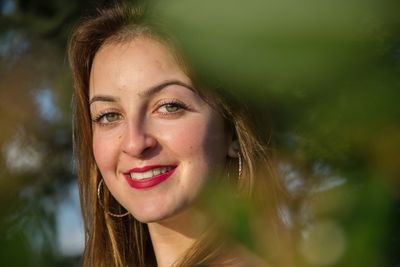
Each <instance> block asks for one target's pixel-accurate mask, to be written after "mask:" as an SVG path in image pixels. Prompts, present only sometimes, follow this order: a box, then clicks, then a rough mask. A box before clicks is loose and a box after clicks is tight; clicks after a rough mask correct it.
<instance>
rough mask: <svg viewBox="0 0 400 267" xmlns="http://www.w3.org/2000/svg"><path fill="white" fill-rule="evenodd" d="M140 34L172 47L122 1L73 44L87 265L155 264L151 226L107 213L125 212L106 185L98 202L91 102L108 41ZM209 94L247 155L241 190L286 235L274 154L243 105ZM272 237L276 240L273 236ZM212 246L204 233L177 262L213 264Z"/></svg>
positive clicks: (83, 28)
mask: <svg viewBox="0 0 400 267" xmlns="http://www.w3.org/2000/svg"><path fill="white" fill-rule="evenodd" d="M138 36H146V37H149V38H153V39H154V40H156V41H159V42H162V43H164V44H167V45H168V46H171V48H172V43H171V42H169V41H167V38H166V37H165V35H164V34H162V33H161V32H159V31H157V27H155V26H154V25H152V23H151V22H150V21H149V20H147V19H146V12H145V9H144V8H143V7H142V6H131V5H128V4H121V3H120V4H115V5H113V6H111V7H108V8H106V9H101V10H99V11H98V13H97V15H96V16H94V17H92V18H89V19H87V20H86V21H84V22H83V23H81V24H80V25H79V27H78V28H77V29H76V30H75V32H74V34H73V35H72V37H71V39H70V43H69V50H68V53H69V62H70V66H71V70H72V77H73V82H74V101H73V127H74V131H73V133H74V136H73V141H74V154H75V159H76V167H77V175H78V181H79V188H80V200H81V208H82V213H83V219H84V226H85V233H86V245H85V251H84V257H83V258H84V266H139V267H144V266H153V265H155V264H156V263H155V256H154V252H153V249H152V245H151V240H150V237H149V233H148V229H147V226H146V224H143V223H141V222H139V221H137V220H136V219H135V218H134V217H132V216H126V217H124V218H112V217H111V216H110V215H109V214H107V213H106V212H105V210H104V209H103V208H102V206H101V205H103V206H104V207H106V208H107V209H109V210H112V211H113V212H116V213H118V212H119V213H123V211H124V210H123V208H122V207H121V206H120V205H119V204H118V203H117V202H116V201H115V200H114V199H113V197H112V196H111V195H110V193H109V192H108V190H107V189H106V187H105V186H104V187H103V191H102V192H103V194H102V198H103V199H102V200H101V201H103V203H102V204H101V205H100V204H99V203H98V201H99V200H98V197H97V186H98V184H99V182H100V180H101V174H100V172H99V170H98V168H97V166H96V162H95V160H94V156H93V151H92V130H91V129H92V128H91V119H90V111H89V104H88V103H89V77H90V71H91V67H92V62H93V59H94V56H95V54H96V53H97V51H98V50H99V49H100V47H102V46H103V45H104V44H105V43H106V42H125V41H128V40H132V39H134V38H136V37H138ZM206 95H207V96H208V99H207V102H209V103H210V104H211V105H213V106H214V107H215V108H216V109H217V110H218V111H219V112H220V113H221V114H222V115H223V117H224V118H225V120H226V121H227V124H228V125H230V126H231V127H232V131H233V132H234V134H235V136H236V138H237V140H238V141H239V144H240V151H241V154H242V156H243V174H242V178H241V180H240V190H241V191H242V192H245V194H246V195H248V196H249V197H250V198H252V199H255V200H256V203H258V204H259V205H260V207H262V208H263V210H264V211H265V212H264V213H265V216H264V218H266V219H267V220H268V221H269V225H270V226H271V227H272V228H274V229H275V230H271V231H270V232H271V233H272V232H274V233H275V234H276V235H277V236H278V235H281V234H282V233H284V231H282V229H283V227H282V225H281V222H280V220H279V216H278V211H277V209H276V207H277V206H278V204H279V202H280V201H281V197H282V193H281V192H282V188H281V187H280V186H279V180H278V179H277V175H276V174H275V173H274V171H273V167H272V163H271V162H272V161H271V159H270V158H269V156H268V154H269V153H267V151H266V149H265V145H264V144H263V143H262V142H261V141H260V140H262V139H261V138H260V137H259V136H257V134H256V133H255V131H253V130H252V129H253V127H252V126H251V125H250V119H249V117H248V116H247V111H246V110H245V109H244V108H243V107H241V106H240V105H238V104H237V103H236V102H234V101H232V100H228V99H227V97H224V96H222V95H221V94H219V93H218V92H217V91H213V92H211V93H210V94H206ZM256 178H257V179H256ZM266 197H267V199H266ZM265 203H267V204H265ZM260 213H261V212H260ZM280 238H282V236H280ZM285 238H286V237H285ZM272 239H274V238H273V237H271V240H272ZM275 239H276V238H275ZM213 244H215V243H214V242H213V241H212V239H211V238H210V236H209V235H205V236H204V238H202V239H200V240H198V241H197V242H196V244H195V245H194V246H193V247H192V248H191V249H190V250H189V251H188V252H187V253H186V255H185V256H184V257H182V259H181V260H180V262H179V263H177V264H176V266H200V265H202V266H204V265H207V264H210V263H211V262H212V261H213V259H214V258H215V255H216V254H217V253H218V250H217V249H216V246H215V245H213Z"/></svg>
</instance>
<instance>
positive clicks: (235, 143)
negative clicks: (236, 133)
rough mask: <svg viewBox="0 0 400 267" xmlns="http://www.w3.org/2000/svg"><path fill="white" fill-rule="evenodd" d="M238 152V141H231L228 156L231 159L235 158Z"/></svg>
mask: <svg viewBox="0 0 400 267" xmlns="http://www.w3.org/2000/svg"><path fill="white" fill-rule="evenodd" d="M238 152H240V145H239V141H238V140H237V139H235V140H232V141H231V143H230V144H229V148H228V156H229V157H231V158H237V157H238Z"/></svg>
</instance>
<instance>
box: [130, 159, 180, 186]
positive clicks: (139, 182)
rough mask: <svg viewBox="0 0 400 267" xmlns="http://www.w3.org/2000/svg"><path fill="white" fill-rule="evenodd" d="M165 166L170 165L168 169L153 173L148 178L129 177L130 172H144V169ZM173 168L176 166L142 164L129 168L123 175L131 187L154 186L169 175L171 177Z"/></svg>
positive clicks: (148, 169)
mask: <svg viewBox="0 0 400 267" xmlns="http://www.w3.org/2000/svg"><path fill="white" fill-rule="evenodd" d="M165 167H170V168H171V169H170V170H168V171H167V172H164V173H160V174H158V175H155V176H153V177H150V178H144V179H135V178H131V175H130V173H131V172H136V173H140V172H146V171H150V170H153V169H157V168H165ZM175 169H176V166H160V165H158V166H144V167H140V168H133V169H131V170H129V171H128V172H126V173H124V176H125V179H126V181H127V182H128V184H129V186H131V187H132V188H135V189H146V188H151V187H154V186H156V185H158V184H160V183H162V182H164V181H165V180H167V179H168V178H169V177H171V175H172V174H174V172H175Z"/></svg>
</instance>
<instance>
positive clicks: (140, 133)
mask: <svg viewBox="0 0 400 267" xmlns="http://www.w3.org/2000/svg"><path fill="white" fill-rule="evenodd" d="M156 145H157V139H156V138H155V137H154V136H153V135H152V134H151V132H150V131H149V130H148V127H146V125H144V124H141V125H135V124H133V123H131V124H128V125H127V127H126V129H125V133H124V137H123V141H122V151H123V152H124V153H125V154H128V155H129V156H131V157H139V158H140V157H144V156H146V154H147V153H149V152H151V150H152V149H153V148H155V147H156Z"/></svg>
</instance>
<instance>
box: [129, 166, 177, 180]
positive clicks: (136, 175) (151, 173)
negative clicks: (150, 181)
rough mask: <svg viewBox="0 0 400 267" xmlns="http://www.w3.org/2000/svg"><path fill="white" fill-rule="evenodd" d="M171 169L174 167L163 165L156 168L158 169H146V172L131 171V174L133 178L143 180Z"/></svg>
mask: <svg viewBox="0 0 400 267" xmlns="http://www.w3.org/2000/svg"><path fill="white" fill-rule="evenodd" d="M171 169H172V167H162V168H156V169H152V170H149V171H145V172H131V173H129V174H130V176H131V178H132V179H137V180H141V179H147V178H152V177H154V176H157V175H160V174H163V173H166V172H168V171H170V170H171Z"/></svg>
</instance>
